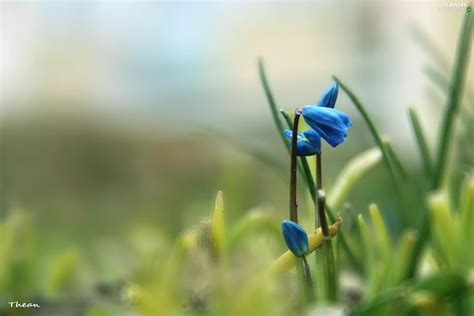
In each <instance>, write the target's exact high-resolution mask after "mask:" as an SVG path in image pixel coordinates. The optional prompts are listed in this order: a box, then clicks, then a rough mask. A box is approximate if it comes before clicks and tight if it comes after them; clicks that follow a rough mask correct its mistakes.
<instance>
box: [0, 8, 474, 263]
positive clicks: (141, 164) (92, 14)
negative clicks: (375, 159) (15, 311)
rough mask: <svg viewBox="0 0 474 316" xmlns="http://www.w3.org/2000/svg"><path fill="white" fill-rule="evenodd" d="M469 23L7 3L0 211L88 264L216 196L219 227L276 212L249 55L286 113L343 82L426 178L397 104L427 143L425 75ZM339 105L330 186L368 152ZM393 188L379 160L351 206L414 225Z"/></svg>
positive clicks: (361, 14) (328, 155) (279, 151)
mask: <svg viewBox="0 0 474 316" xmlns="http://www.w3.org/2000/svg"><path fill="white" fill-rule="evenodd" d="M463 13H464V10H463V9H449V8H447V7H446V6H444V5H443V2H442V1H404V2H392V3H387V2H379V1H366V2H355V1H321V2H316V1H298V2H276V1H275V2H263V1H262V2H246V1H241V2H239V1H229V2H179V3H171V2H160V1H142V2H136V3H128V2H126V1H125V2H121V1H120V2H119V1H104V2H95V1H88V2H85V3H79V2H61V1H57V2H56V1H44V2H20V1H18V2H16V1H2V2H1V68H0V72H1V112H0V122H1V146H2V147H1V190H2V191H1V210H2V213H1V216H2V217H3V218H5V217H6V216H7V214H8V213H9V212H11V211H13V210H16V209H21V210H25V211H27V212H30V213H32V214H34V223H35V224H34V225H32V227H33V230H34V233H35V234H36V236H37V239H36V243H37V246H38V247H39V248H41V249H42V251H43V252H45V253H52V254H54V253H55V249H62V248H63V247H74V248H78V249H82V250H81V251H85V253H88V254H89V255H90V256H91V258H95V260H96V261H97V260H99V261H100V260H108V259H107V258H108V257H107V256H109V255H110V254H111V255H110V258H112V259H111V260H113V258H114V257H113V253H114V249H116V248H114V247H119V246H118V245H120V244H121V243H122V241H123V240H124V238H126V237H125V236H129V235H130V234H131V233H136V232H138V234H141V233H143V232H146V231H153V232H154V233H155V234H156V233H158V234H160V235H163V236H164V237H163V238H165V239H166V238H170V239H171V238H173V237H174V236H176V234H177V233H179V232H180V231H182V230H183V229H184V228H185V227H189V226H190V225H191V226H192V225H193V223H195V222H197V221H199V219H200V218H202V217H203V216H207V215H209V214H210V212H211V210H212V209H213V199H214V197H215V193H216V192H217V191H218V190H222V191H223V192H224V194H225V201H226V216H227V218H226V219H227V220H228V221H229V222H230V223H232V221H235V220H236V219H238V218H240V217H241V216H242V215H243V214H245V213H246V212H247V211H248V210H249V209H252V208H256V207H258V208H263V209H265V210H268V211H269V212H273V213H274V214H276V216H278V217H279V218H280V217H281V218H284V217H285V216H286V214H287V209H286V208H287V200H288V196H287V191H288V188H287V186H288V185H287V182H288V181H287V180H288V169H289V158H288V156H287V153H286V151H285V149H284V148H283V146H282V144H281V140H280V138H279V136H278V135H277V132H276V129H275V127H274V125H273V122H272V119H271V116H270V112H269V108H268V106H267V102H266V99H265V96H264V93H263V90H262V88H261V85H260V82H259V79H258V73H257V58H258V57H262V58H263V59H264V62H265V66H266V69H267V72H268V76H269V80H270V84H271V86H272V89H273V91H274V94H275V97H276V101H277V103H278V106H279V107H281V108H284V109H287V110H289V111H292V110H293V109H294V108H295V107H297V106H299V107H301V106H303V105H306V104H313V103H315V101H316V100H317V99H318V97H319V94H320V92H321V91H322V90H323V88H324V87H326V86H327V85H328V84H330V83H331V81H332V79H331V76H332V75H337V76H338V77H339V78H340V79H341V80H343V81H344V82H346V83H347V84H348V85H349V86H350V87H351V88H352V89H353V90H354V92H355V93H356V94H357V95H358V96H359V97H360V98H361V99H362V101H363V102H364V103H365V104H366V105H367V107H368V109H369V111H370V114H371V115H372V116H373V117H374V119H375V121H376V122H377V125H378V127H379V128H380V130H381V131H382V132H383V133H384V134H385V135H387V136H389V137H390V138H391V139H392V141H393V143H394V147H395V148H396V150H398V151H400V152H401V153H402V155H401V157H402V159H403V161H404V162H406V165H407V166H409V168H410V169H412V171H413V172H415V173H416V172H421V170H419V169H420V166H419V158H418V157H419V156H418V152H416V148H415V147H414V142H413V137H412V131H411V130H410V127H409V124H408V117H407V114H406V109H407V107H408V106H409V105H413V106H415V107H416V108H417V109H418V111H419V112H420V113H421V120H422V125H423V126H424V128H425V129H427V130H428V131H430V132H429V133H428V135H427V136H428V140H429V141H430V142H431V144H430V145H433V144H432V142H434V139H435V137H436V135H437V128H438V126H437V124H436V122H437V121H438V118H439V115H440V110H441V109H442V106H443V104H444V102H445V99H444V95H443V93H442V92H441V91H440V90H439V88H438V87H436V86H435V85H433V84H432V82H431V81H430V80H429V79H427V77H426V72H427V71H429V69H430V67H435V68H436V69H437V70H439V71H441V72H444V73H446V72H447V71H449V69H451V61H452V60H453V54H454V51H455V45H456V39H457V34H458V30H459V29H460V25H461V17H462V15H463ZM430 45H434V46H436V47H439V49H440V50H439V52H440V53H439V54H437V55H433V54H432V53H430V52H428V51H427V49H426V48H427V47H429V46H430ZM440 65H441V67H440ZM471 67H472V66H471ZM472 73H473V72H472V71H470V76H471V78H472ZM337 106H338V108H339V109H341V110H343V111H345V112H347V113H348V114H349V115H350V116H351V119H352V121H353V123H354V127H353V128H352V129H351V131H350V135H349V138H348V141H346V142H345V143H344V144H343V145H341V146H340V147H338V148H337V149H332V148H329V147H326V148H325V149H324V151H325V158H324V159H325V162H326V163H325V186H326V187H328V188H330V187H331V184H332V183H333V182H334V179H335V176H336V175H337V173H338V172H339V171H340V169H341V168H342V167H343V166H344V165H345V164H346V163H347V161H348V160H349V159H350V158H351V157H353V156H354V155H355V154H357V153H359V152H361V151H363V150H365V149H368V148H370V147H372V146H373V145H374V144H373V142H372V138H371V136H370V134H369V132H368V130H367V128H366V126H365V125H364V124H363V122H362V121H361V119H360V116H359V114H358V113H357V112H356V110H355V108H354V107H353V105H352V104H351V103H350V101H349V99H348V98H347V96H346V95H344V93H340V96H339V99H338V105H337ZM256 152H263V153H265V157H267V158H270V160H269V161H262V157H259V156H258V155H256V154H255V153H256ZM390 185H391V184H390V179H389V178H388V176H387V172H386V170H385V169H384V167H383V166H382V165H381V166H378V167H376V168H375V169H374V170H373V171H371V172H370V173H369V175H368V176H367V177H365V179H363V180H362V181H361V187H363V189H356V190H355V191H354V192H353V193H352V194H351V196H350V198H349V201H350V203H351V205H352V207H353V208H354V209H356V210H357V211H358V212H365V210H366V208H367V205H368V203H370V202H377V203H379V205H380V206H381V209H382V210H383V211H384V216H385V217H386V218H388V219H391V221H390V225H391V227H390V228H391V230H392V231H393V232H396V231H397V230H399V229H400V228H401V226H404V225H407V224H406V223H409V217H405V218H404V217H403V216H404V215H403V214H402V215H401V216H398V215H399V214H395V215H394V214H391V213H390V209H391V205H392V204H391V203H392V202H393V199H394V197H393V194H392V189H391V188H390ZM303 190H304V188H303V189H302V192H305V191H303ZM303 205H304V204H303ZM308 205H310V204H308ZM412 211H413V210H407V214H410V212H412ZM407 216H408V215H407ZM104 247H105V248H107V249H108V250H107V255H105V253H104V252H103V249H104ZM117 251H119V250H117ZM97 254H103V256H102V257H107V258H105V259H104V258H102V259H100V258H98V256H97ZM99 257H100V256H99ZM92 262H95V261H94V259H93V260H92ZM126 267H127V264H126V263H124V264H123V267H122V269H124V270H126ZM116 269H120V268H116Z"/></svg>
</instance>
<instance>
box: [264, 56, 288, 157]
mask: <svg viewBox="0 0 474 316" xmlns="http://www.w3.org/2000/svg"><path fill="white" fill-rule="evenodd" d="M258 74H259V77H260V82H261V83H262V87H263V90H264V91H265V96H266V97H267V101H268V105H269V107H270V111H271V113H272V117H273V122H274V123H275V126H276V128H277V131H278V135H280V138H281V140H282V141H283V143H284V144H285V148H286V150H288V152H290V147H288V145H287V144H288V142H287V140H286V138H285V136H283V131H284V130H285V128H284V126H283V122H282V121H281V120H280V116H279V115H278V107H277V105H276V103H275V98H274V97H273V93H272V90H271V89H270V85H269V84H268V79H267V75H266V72H265V67H264V65H263V60H262V59H261V58H260V59H259V60H258Z"/></svg>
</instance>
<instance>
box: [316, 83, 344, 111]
mask: <svg viewBox="0 0 474 316" xmlns="http://www.w3.org/2000/svg"><path fill="white" fill-rule="evenodd" d="M338 93H339V85H338V84H337V82H336V81H334V82H333V83H332V84H331V85H330V86H328V87H327V88H326V89H324V91H323V93H322V94H321V96H320V97H319V100H318V102H317V103H316V106H321V107H328V108H334V105H336V100H337V94H338Z"/></svg>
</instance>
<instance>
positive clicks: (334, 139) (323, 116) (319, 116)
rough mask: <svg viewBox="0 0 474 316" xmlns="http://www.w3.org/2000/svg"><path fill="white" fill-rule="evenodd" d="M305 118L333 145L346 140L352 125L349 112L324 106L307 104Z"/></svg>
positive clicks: (304, 112)
mask: <svg viewBox="0 0 474 316" xmlns="http://www.w3.org/2000/svg"><path fill="white" fill-rule="evenodd" d="M303 118H304V120H305V121H306V123H308V125H309V126H310V127H311V128H312V129H314V130H315V131H316V132H317V133H318V134H319V135H320V136H321V137H322V138H324V139H325V140H326V141H327V142H328V143H329V145H331V146H332V147H336V146H337V145H339V144H340V143H342V142H343V141H344V139H345V138H346V136H347V132H348V131H349V127H351V126H352V122H351V121H350V120H349V116H347V114H345V113H343V112H341V111H338V110H335V109H332V108H328V107H323V106H311V105H306V106H305V107H304V108H303Z"/></svg>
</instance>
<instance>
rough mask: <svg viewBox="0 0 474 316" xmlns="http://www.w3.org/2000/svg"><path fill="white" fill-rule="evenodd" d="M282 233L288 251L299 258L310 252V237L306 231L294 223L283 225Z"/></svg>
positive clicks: (286, 222) (284, 222)
mask: <svg viewBox="0 0 474 316" xmlns="http://www.w3.org/2000/svg"><path fill="white" fill-rule="evenodd" d="M281 233H282V235H283V239H285V242H286V245H287V246H288V249H290V251H291V252H292V253H293V254H294V255H295V256H297V257H301V256H304V255H306V254H307V253H308V251H309V244H308V235H306V232H305V231H304V229H303V228H302V227H301V226H300V225H298V224H296V223H295V222H292V221H286V220H285V221H283V222H282V223H281Z"/></svg>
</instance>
